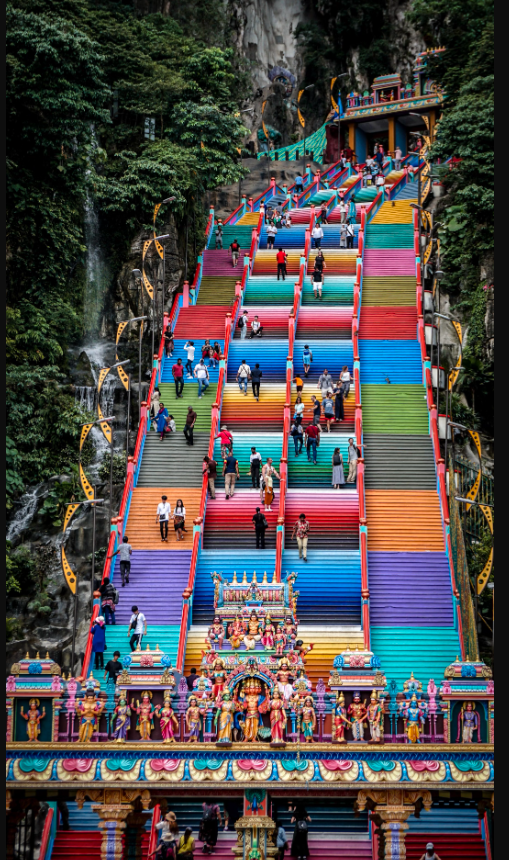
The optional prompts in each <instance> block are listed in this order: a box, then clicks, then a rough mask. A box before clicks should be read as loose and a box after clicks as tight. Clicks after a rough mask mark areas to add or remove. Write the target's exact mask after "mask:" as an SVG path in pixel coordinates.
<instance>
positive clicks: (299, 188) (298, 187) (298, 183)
mask: <svg viewBox="0 0 509 860" xmlns="http://www.w3.org/2000/svg"><path fill="white" fill-rule="evenodd" d="M295 191H296V192H297V194H302V192H303V191H304V180H303V178H302V176H301V175H300V173H299V175H298V176H296V177H295Z"/></svg>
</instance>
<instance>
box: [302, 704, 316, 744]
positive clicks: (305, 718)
mask: <svg viewBox="0 0 509 860" xmlns="http://www.w3.org/2000/svg"><path fill="white" fill-rule="evenodd" d="M313 706H314V702H313V697H312V696H306V698H305V699H304V705H303V707H302V715H301V723H300V724H301V729H302V734H303V735H304V740H305V742H306V743H307V744H311V743H313V734H314V731H315V729H316V713H315V709H314V707H313Z"/></svg>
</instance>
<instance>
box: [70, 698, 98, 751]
mask: <svg viewBox="0 0 509 860" xmlns="http://www.w3.org/2000/svg"><path fill="white" fill-rule="evenodd" d="M75 707H76V713H77V714H78V716H79V717H80V718H81V719H80V728H79V734H78V740H79V741H80V743H82V744H83V743H85V744H87V743H90V741H91V740H92V735H93V734H94V732H95V731H97V728H98V725H99V717H100V716H101V714H102V712H103V711H104V702H101V701H100V700H99V699H96V697H95V692H94V691H93V690H86V692H85V698H84V699H82V700H80V701H78V702H76V706H75Z"/></svg>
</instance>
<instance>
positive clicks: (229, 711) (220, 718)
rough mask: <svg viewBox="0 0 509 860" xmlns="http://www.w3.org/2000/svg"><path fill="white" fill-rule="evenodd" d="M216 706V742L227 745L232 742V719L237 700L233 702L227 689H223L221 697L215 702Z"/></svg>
mask: <svg viewBox="0 0 509 860" xmlns="http://www.w3.org/2000/svg"><path fill="white" fill-rule="evenodd" d="M217 705H218V708H217V711H216V715H215V717H214V725H215V726H216V731H217V735H216V743H217V744H224V745H225V746H228V745H229V744H231V742H232V736H233V719H234V714H235V711H236V710H237V707H238V705H237V702H235V701H234V700H233V699H232V697H231V695H230V691H229V690H223V693H222V696H221V699H220V700H218V702H217Z"/></svg>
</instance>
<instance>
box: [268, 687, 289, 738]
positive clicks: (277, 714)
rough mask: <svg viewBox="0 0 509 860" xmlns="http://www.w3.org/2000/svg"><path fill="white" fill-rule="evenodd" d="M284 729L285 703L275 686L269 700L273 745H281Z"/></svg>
mask: <svg viewBox="0 0 509 860" xmlns="http://www.w3.org/2000/svg"><path fill="white" fill-rule="evenodd" d="M285 729H286V711H285V703H284V701H283V698H282V696H281V693H280V692H279V689H278V688H277V687H275V689H274V692H273V693H272V699H271V700H270V736H271V741H272V744H273V746H281V745H282V744H284V737H283V735H284V731H285Z"/></svg>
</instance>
